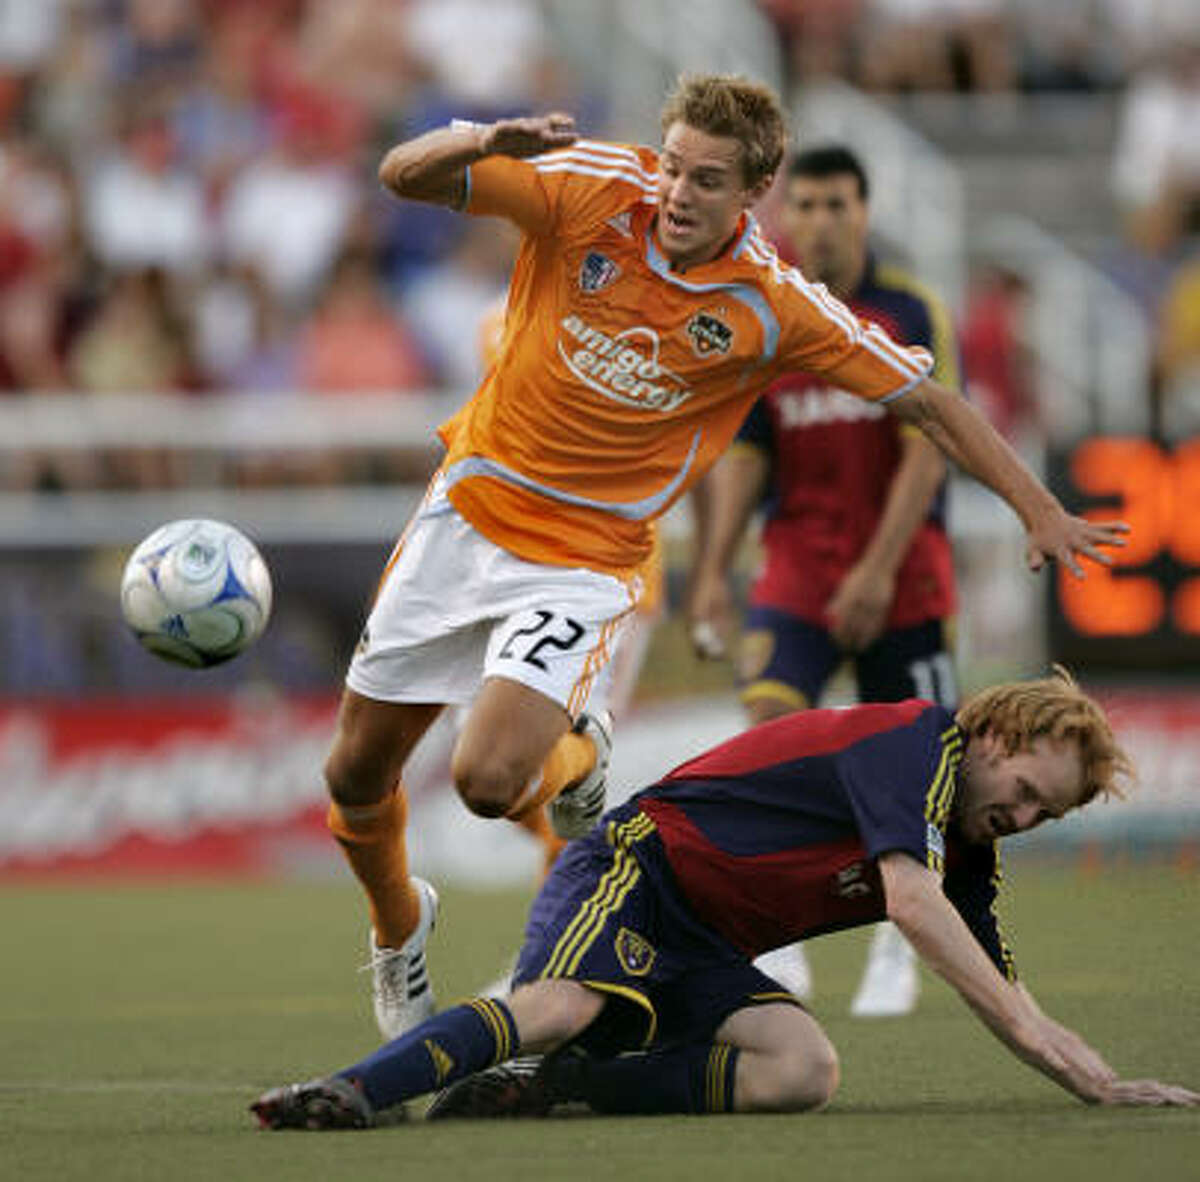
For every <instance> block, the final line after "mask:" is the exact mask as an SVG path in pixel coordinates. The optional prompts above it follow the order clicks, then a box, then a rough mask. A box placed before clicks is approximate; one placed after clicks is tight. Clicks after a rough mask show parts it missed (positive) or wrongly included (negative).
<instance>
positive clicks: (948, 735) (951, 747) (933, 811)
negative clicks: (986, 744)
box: [925, 726, 963, 832]
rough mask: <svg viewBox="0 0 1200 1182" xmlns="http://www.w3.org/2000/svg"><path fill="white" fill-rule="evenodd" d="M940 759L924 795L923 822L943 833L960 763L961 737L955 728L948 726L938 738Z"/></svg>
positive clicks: (948, 817) (948, 816)
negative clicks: (940, 750) (940, 749)
mask: <svg viewBox="0 0 1200 1182" xmlns="http://www.w3.org/2000/svg"><path fill="white" fill-rule="evenodd" d="M938 739H939V741H940V742H941V745H942V754H941V758H940V759H939V760H938V766H937V771H936V772H935V773H934V776H933V779H932V781H930V784H929V788H928V790H927V791H926V793H925V820H926V821H928V822H929V823H930V824H931V825H933V826H935V827H936V828H938V829H940V830H942V831H943V832H944V831H945V828H946V822H947V821H948V820H949V819H950V805H951V804H952V803H953V800H954V774H955V771H956V770H957V768H958V765H959V763H960V762H961V761H962V749H963V736H962V731H960V730H959V729H958V727H957V726H949V727H947V728H946V730H944V731H943V732H942V734H941V735H939V736H938Z"/></svg>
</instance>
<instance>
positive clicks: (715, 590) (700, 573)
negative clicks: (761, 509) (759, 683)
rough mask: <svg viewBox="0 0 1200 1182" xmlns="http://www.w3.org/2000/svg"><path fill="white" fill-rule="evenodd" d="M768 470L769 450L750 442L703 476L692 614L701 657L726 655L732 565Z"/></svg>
mask: <svg viewBox="0 0 1200 1182" xmlns="http://www.w3.org/2000/svg"><path fill="white" fill-rule="evenodd" d="M769 473H770V460H769V458H768V456H767V454H766V453H765V452H763V451H761V450H760V449H758V448H756V447H752V446H749V445H747V446H735V447H734V448H732V449H731V450H729V451H728V452H726V453H725V455H723V456H722V457H721V459H720V460H719V461H718V462H717V464H716V465H715V467H714V468H713V469H712V470H711V471H710V472H709V473H708V475H707V476H706V477H705V478H704V481H703V482H702V483H703V485H704V491H703V495H704V497H705V512H704V513H703V514H697V521H698V524H697V537H696V559H695V566H694V569H693V571H692V579H691V584H692V589H691V596H690V600H689V603H688V620H689V624H690V627H691V635H692V644H693V647H694V648H695V649H696V652H697V654H698V655H699V656H701V657H708V658H712V657H721V656H724V655H725V652H726V649H727V645H728V638H729V636H730V635H731V632H732V628H733V610H734V609H733V593H732V591H731V590H730V587H729V570H730V567H731V566H732V565H733V560H734V557H735V556H736V554H737V551H738V547H739V546H740V545H741V542H742V538H743V537H744V536H745V533H746V527H747V525H749V523H750V518H751V517H752V516H753V514H754V509H755V506H756V505H758V503H759V501H760V500H761V499H762V495H763V491H764V490H765V489H766V486H767V477H768V475H769Z"/></svg>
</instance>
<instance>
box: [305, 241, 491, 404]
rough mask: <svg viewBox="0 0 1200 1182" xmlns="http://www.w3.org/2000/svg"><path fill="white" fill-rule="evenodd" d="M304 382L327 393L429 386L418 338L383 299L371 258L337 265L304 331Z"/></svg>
mask: <svg viewBox="0 0 1200 1182" xmlns="http://www.w3.org/2000/svg"><path fill="white" fill-rule="evenodd" d="M471 327H473V326H472V325H468V326H467V328H468V329H470V328H471ZM467 336H468V339H469V333H468V334H467ZM299 379H300V384H301V386H302V387H303V388H304V389H305V390H313V391H319V392H321V393H325V394H341V393H364V392H374V393H397V392H400V391H405V390H420V389H423V388H424V387H425V386H426V385H427V384H428V380H429V376H428V371H427V369H426V367H425V363H424V360H423V359H422V357H421V354H420V350H419V348H418V346H417V343H416V340H415V338H414V336H413V334H412V332H411V331H410V330H409V329H408V327H407V326H406V325H405V323H404V322H403V320H401V319H400V318H399V317H397V315H396V314H395V312H394V311H393V309H392V308H391V307H390V306H389V304H388V303H387V301H386V299H385V298H384V295H383V291H382V289H381V287H380V284H379V281H378V279H377V278H376V276H375V273H374V271H373V269H372V267H371V261H370V259H369V257H367V256H366V255H364V254H361V253H359V252H357V251H354V252H350V253H348V254H345V255H343V256H342V258H341V259H340V260H339V261H338V264H337V268H336V269H335V271H334V274H333V278H332V280H331V281H330V284H329V287H328V289H327V290H326V291H325V293H324V295H323V297H322V299H321V303H320V306H319V307H318V308H317V311H316V313H315V314H314V315H313V317H312V319H311V320H310V321H309V322H308V324H307V325H305V327H304V328H303V329H302V330H301V334H300V360H299Z"/></svg>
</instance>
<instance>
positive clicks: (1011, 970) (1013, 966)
mask: <svg viewBox="0 0 1200 1182" xmlns="http://www.w3.org/2000/svg"><path fill="white" fill-rule="evenodd" d="M992 850H993V852H994V853H995V856H996V863H995V866H994V867H993V869H992V890H993V891H995V893H996V894H995V898H993V899H992V906H991V908H990V910H991V913H992V921H993V922H994V923H995V925H996V938H997V939H998V940H999V941H1000V959H1001V960H1002V961H1003V962H1004V976H1005V977H1006V978H1007V979H1008V980H1009V981H1015V980H1016V979H1017V963H1016V961H1015V960H1014V959H1013V954H1012V949H1010V948H1009V946H1008V941H1007V940H1005V938H1004V932H1003V930H1002V928H1001V926H1000V917H999V914H998V913H997V911H996V899H997V898H999V896H1000V888H1001V886H1003V885H1004V870H1003V868H1002V866H1001V865H1000V847H999V845H997V844H996V843H995V842H993V843H992Z"/></svg>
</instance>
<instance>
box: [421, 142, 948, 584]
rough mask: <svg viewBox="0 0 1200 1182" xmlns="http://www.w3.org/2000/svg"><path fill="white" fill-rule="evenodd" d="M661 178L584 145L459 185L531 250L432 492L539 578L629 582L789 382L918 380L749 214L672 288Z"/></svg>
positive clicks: (919, 364)
mask: <svg viewBox="0 0 1200 1182" xmlns="http://www.w3.org/2000/svg"><path fill="white" fill-rule="evenodd" d="M657 168H658V164H657V154H656V153H654V152H653V151H651V150H649V149H646V148H633V147H625V146H620V145H616V144H603V143H597V142H593V141H580V142H578V143H576V144H575V145H573V146H572V147H570V148H566V149H563V150H561V151H557V152H551V153H547V154H546V155H543V156H539V157H536V158H534V159H532V160H515V159H511V158H508V157H499V156H495V157H490V158H488V159H486V160H483V161H481V162H480V163H478V164H475V165H473V166H472V167H471V169H470V172H469V191H468V199H467V210H468V212H470V213H473V214H493V215H500V216H504V217H507V218H509V219H511V220H512V221H513V222H515V223H516V224H517V225H518V226H519V227H520V228H521V229H522V230H523V231H524V237H523V240H522V245H521V251H520V254H519V255H518V258H517V262H516V265H515V268H514V271H513V277H512V282H511V285H510V289H509V296H508V311H507V316H506V319H505V323H504V332H503V338H502V342H501V349H500V354H499V357H498V359H497V362H496V364H495V365H494V366H493V367H492V368H491V369H490V370H489V371H488V373H487V376H486V377H485V378H484V380H483V383H482V385H481V386H480V388H479V390H478V391H477V392H476V394H475V396H474V397H473V398H472V399H471V400H470V402H468V403H467V404H466V405H465V406H464V407H463V408H462V409H461V410H460V411H459V412H458V413H457V414H456V415H455V416H454V417H453V418H452V419H450V420H449V421H448V422H446V423H445V424H443V426H442V428H441V434H442V438H443V440H444V442H445V443H446V446H447V448H448V452H447V456H446V459H445V463H444V466H443V477H444V479H445V481H446V485H447V487H448V489H449V497H450V500H451V501H452V502H453V504H454V505H455V507H456V508H457V509H458V510H459V512H460V513H462V515H463V516H464V517H465V518H466V519H467V520H468V521H470V522H471V523H472V525H474V526H475V528H476V529H478V530H479V531H480V532H481V533H482V534H484V535H485V536H486V537H488V538H490V539H491V540H492V541H494V542H495V543H496V544H497V545H500V546H503V547H504V548H505V549H507V550H509V551H511V552H512V553H514V554H516V555H518V556H519V557H522V558H525V559H528V560H530V561H533V562H545V563H551V564H554V565H559V566H587V567H590V568H592V569H595V570H601V571H608V572H612V573H616V574H629V573H631V572H632V569H633V568H635V567H637V566H639V565H640V564H641V563H642V562H643V560H644V559H645V558H646V557H647V556H648V554H649V552H650V549H651V546H652V530H651V529H650V522H652V521H653V520H654V518H656V517H658V516H659V515H661V514H662V513H663V512H665V511H666V509H668V508H669V507H670V506H671V505H672V504H673V503H674V502H675V501H676V500H677V499H678V498H679V497H680V496H681V495H682V494H683V493H684V492H685V491H686V490H687V489H688V487H690V485H692V484H693V483H694V482H695V481H696V480H697V479H698V478H699V477H700V476H701V475H702V474H703V473H704V471H706V470H707V468H708V467H709V466H710V465H711V464H712V463H713V462H714V461H715V460H716V459H717V457H718V456H719V455H720V454H721V453H722V452H723V451H724V450H725V447H726V445H727V444H728V443H729V441H730V439H732V437H733V435H734V433H735V432H736V430H737V428H738V425H739V424H740V423H741V421H742V419H743V418H744V416H745V414H746V412H747V411H748V410H749V408H750V406H751V404H752V403H753V401H754V399H755V398H756V397H757V396H758V394H759V393H760V392H761V391H762V389H763V388H764V387H765V386H766V385H768V384H769V383H770V381H771V380H772V379H773V378H774V377H775V376H776V375H777V374H779V373H780V372H782V371H784V370H791V369H806V370H809V371H811V372H813V373H815V374H818V375H820V376H822V377H824V378H827V379H828V380H829V381H830V382H831V383H832V384H835V385H838V386H840V387H842V388H843V389H848V390H852V391H854V392H855V393H857V394H860V395H861V396H863V397H864V398H868V399H872V400H878V401H882V400H886V399H888V398H891V397H895V396H896V395H898V394H901V393H903V392H904V391H905V390H906V389H908V388H909V387H910V386H912V385H913V384H915V383H916V382H917V381H919V380H920V379H921V378H922V377H924V376H925V374H926V373H928V371H929V368H930V365H931V360H930V358H929V355H928V354H927V353H926V352H925V351H924V350H922V349H906V348H903V347H901V346H899V345H897V344H895V343H894V342H893V341H892V340H891V339H890V338H889V337H888V336H887V335H886V334H885V333H884V332H883V331H882V330H881V329H879V328H877V327H876V326H873V325H869V324H865V323H862V322H860V321H858V320H856V319H855V317H854V316H853V314H852V313H851V312H850V311H849V310H848V309H847V308H846V307H845V306H844V305H842V304H840V303H839V302H838V301H837V300H835V299H834V298H833V297H832V296H830V295H829V294H828V293H827V292H826V291H825V289H824V288H823V287H820V286H818V285H814V284H810V283H809V282H807V281H806V280H805V279H804V278H803V277H802V276H801V275H800V273H799V272H798V271H796V270H795V269H793V268H791V267H788V266H786V265H784V264H783V263H782V262H780V260H779V258H778V256H777V255H776V253H775V251H774V249H773V248H772V247H771V246H770V245H769V244H768V243H767V242H766V240H765V239H764V238H763V237H762V236H761V234H760V233H759V230H758V227H757V224H756V223H755V221H754V219H753V218H752V217H751V216H750V215H748V214H747V215H745V216H744V217H743V219H742V223H741V225H740V226H739V229H738V233H737V234H736V235H735V237H734V239H733V241H732V242H731V244H730V245H729V247H728V248H727V249H726V250H725V252H724V253H723V254H722V255H721V256H720V257H719V258H717V259H715V260H713V261H712V262H710V263H705V264H703V265H700V266H696V267H691V268H689V269H688V270H686V271H685V272H682V273H676V272H673V271H672V270H671V268H670V265H669V263H668V261H667V260H666V258H665V257H664V256H663V255H662V253H661V251H660V250H659V248H658V246H657V243H656V240H655V236H654V216H655V212H656V207H657V194H656V177H657Z"/></svg>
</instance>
